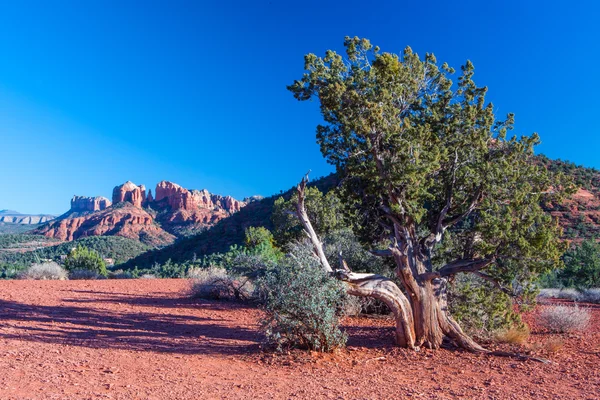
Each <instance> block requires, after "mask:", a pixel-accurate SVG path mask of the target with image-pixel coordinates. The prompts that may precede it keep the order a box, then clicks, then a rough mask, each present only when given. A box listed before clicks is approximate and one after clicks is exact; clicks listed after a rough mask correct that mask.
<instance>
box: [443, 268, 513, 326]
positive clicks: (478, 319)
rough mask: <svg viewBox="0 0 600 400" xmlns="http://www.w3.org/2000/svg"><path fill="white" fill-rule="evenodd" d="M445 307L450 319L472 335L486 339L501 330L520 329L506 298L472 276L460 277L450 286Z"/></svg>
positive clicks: (486, 283)
mask: <svg viewBox="0 0 600 400" xmlns="http://www.w3.org/2000/svg"><path fill="white" fill-rule="evenodd" d="M448 306H449V309H450V312H451V314H452V316H453V317H454V318H455V319H456V320H457V321H458V322H459V323H460V324H461V326H462V328H463V329H465V330H466V331H467V332H468V333H469V334H472V335H476V336H480V337H489V336H491V334H492V333H493V332H496V331H499V330H502V329H510V328H520V327H522V326H523V322H522V320H521V315H520V314H519V313H518V312H517V310H516V309H515V308H514V307H513V302H512V300H511V298H510V297H509V296H508V295H506V294H505V293H502V292H500V291H497V290H494V288H493V287H492V285H491V284H489V283H488V282H485V281H482V280H480V279H477V278H475V277H473V276H471V275H462V276H460V277H458V278H457V279H456V280H455V281H454V282H453V283H452V284H451V285H450V288H449V290H448Z"/></svg>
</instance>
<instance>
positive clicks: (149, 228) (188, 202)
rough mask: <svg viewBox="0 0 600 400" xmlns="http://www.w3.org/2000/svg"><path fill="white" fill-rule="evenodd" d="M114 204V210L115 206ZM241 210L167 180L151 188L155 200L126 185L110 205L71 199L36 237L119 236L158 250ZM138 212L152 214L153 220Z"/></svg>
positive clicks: (229, 201)
mask: <svg viewBox="0 0 600 400" xmlns="http://www.w3.org/2000/svg"><path fill="white" fill-rule="evenodd" d="M116 204H119V206H118V207H114V205H116ZM244 205H245V203H244V202H241V201H238V200H236V199H234V198H233V197H231V196H225V197H223V196H219V195H213V194H211V193H210V192H208V191H207V190H191V191H190V190H187V189H185V188H183V187H181V186H179V185H177V184H175V183H172V182H168V181H162V182H160V183H159V184H158V185H156V190H155V192H154V197H153V196H152V193H151V192H150V191H149V192H148V195H147V196H146V188H145V187H144V185H140V186H137V185H136V184H134V183H132V182H129V181H128V182H126V183H124V184H123V185H120V186H117V187H115V188H114V189H113V206H111V203H110V201H109V200H108V199H106V198H104V197H82V196H75V197H73V199H72V200H71V210H70V211H69V212H68V213H67V214H65V215H63V216H61V217H59V218H58V219H57V220H55V221H53V222H52V223H49V224H46V225H44V226H42V227H40V228H38V230H37V231H36V233H40V234H43V235H46V236H48V237H54V238H58V239H60V240H74V239H77V238H80V237H84V236H94V235H119V236H125V237H129V238H132V239H141V240H142V241H144V242H145V243H150V244H153V245H161V244H166V243H169V242H172V241H173V240H174V236H173V235H171V233H173V234H176V235H181V234H189V233H191V232H197V231H198V230H201V229H204V228H207V227H209V226H212V225H214V224H215V223H216V222H218V221H219V220H221V219H223V218H226V217H228V216H229V215H231V214H232V213H234V212H237V211H239V210H240V208H241V207H243V206H244ZM143 207H150V208H151V209H152V210H154V211H156V212H157V216H156V220H155V219H154V218H153V216H152V215H151V214H149V213H148V212H147V211H146V210H145V209H144V208H143ZM148 211H150V210H148ZM151 212H153V211H151ZM153 213H154V212H153ZM167 232H170V233H167Z"/></svg>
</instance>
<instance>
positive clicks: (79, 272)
mask: <svg viewBox="0 0 600 400" xmlns="http://www.w3.org/2000/svg"><path fill="white" fill-rule="evenodd" d="M104 278H106V276H104V275H101V274H99V273H98V272H96V271H91V270H89V269H74V270H72V271H69V279H71V280H93V279H104Z"/></svg>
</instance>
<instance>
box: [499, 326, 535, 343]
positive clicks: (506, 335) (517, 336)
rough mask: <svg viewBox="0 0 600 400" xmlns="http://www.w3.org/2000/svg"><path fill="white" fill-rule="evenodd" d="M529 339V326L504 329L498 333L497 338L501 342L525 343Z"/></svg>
mask: <svg viewBox="0 0 600 400" xmlns="http://www.w3.org/2000/svg"><path fill="white" fill-rule="evenodd" d="M527 339H529V328H527V326H523V327H520V328H510V329H506V330H502V331H500V332H498V333H497V334H496V340H498V341H499V342H501V343H511V344H521V345H523V344H525V343H527Z"/></svg>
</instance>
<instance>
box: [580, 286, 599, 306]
mask: <svg viewBox="0 0 600 400" xmlns="http://www.w3.org/2000/svg"><path fill="white" fill-rule="evenodd" d="M580 301H584V302H586V303H596V304H598V303H600V289H587V290H584V291H583V292H581V300H580Z"/></svg>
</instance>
